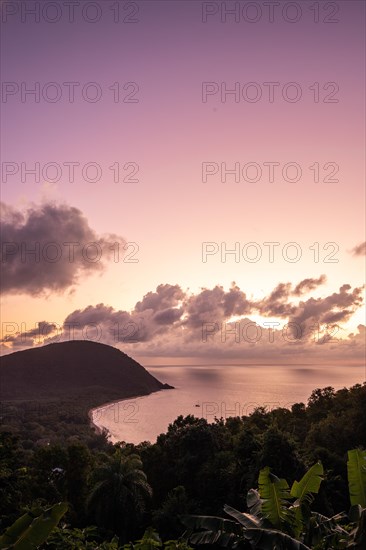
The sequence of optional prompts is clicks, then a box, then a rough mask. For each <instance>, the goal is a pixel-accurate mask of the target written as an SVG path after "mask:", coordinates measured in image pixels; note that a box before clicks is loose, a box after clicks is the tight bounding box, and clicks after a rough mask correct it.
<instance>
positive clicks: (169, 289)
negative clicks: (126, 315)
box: [135, 284, 184, 312]
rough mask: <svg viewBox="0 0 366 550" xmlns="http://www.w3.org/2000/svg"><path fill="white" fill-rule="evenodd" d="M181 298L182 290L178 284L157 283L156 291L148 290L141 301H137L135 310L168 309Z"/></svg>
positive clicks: (182, 296) (175, 304) (182, 295)
mask: <svg viewBox="0 0 366 550" xmlns="http://www.w3.org/2000/svg"><path fill="white" fill-rule="evenodd" d="M183 298H184V292H183V290H182V289H181V288H180V286H179V285H168V284H166V285H159V286H158V287H157V289H156V292H148V293H147V294H145V296H144V297H143V299H142V300H141V302H137V304H136V305H135V311H139V312H141V311H145V310H147V309H152V310H153V311H160V310H161V309H168V308H171V307H174V306H177V305H178V304H179V302H180V301H181V300H182V299H183Z"/></svg>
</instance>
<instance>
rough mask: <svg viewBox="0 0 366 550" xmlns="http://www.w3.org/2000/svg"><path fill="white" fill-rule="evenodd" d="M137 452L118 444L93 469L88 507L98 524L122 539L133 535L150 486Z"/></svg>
mask: <svg viewBox="0 0 366 550" xmlns="http://www.w3.org/2000/svg"><path fill="white" fill-rule="evenodd" d="M142 468H143V466H142V462H141V459H140V457H139V456H138V455H137V454H124V453H123V451H122V450H121V449H119V448H117V449H116V450H115V453H114V455H113V456H112V457H111V458H109V459H108V460H106V462H105V463H104V464H102V465H101V466H100V467H99V468H97V469H96V470H95V471H94V476H93V480H92V481H93V484H92V488H91V491H90V494H89V497H88V501H87V508H88V510H89V514H90V516H91V518H92V519H93V520H95V521H96V523H97V525H98V526H99V527H102V528H105V529H109V530H111V531H112V532H113V533H116V534H117V535H118V536H119V537H121V539H122V540H123V541H125V540H126V538H128V537H130V536H134V535H135V531H136V529H137V527H138V523H139V521H140V519H141V517H142V514H143V513H144V511H145V507H146V503H147V502H148V500H149V499H150V498H151V494H152V490H151V487H150V485H149V483H148V482H147V478H146V474H145V473H144V471H143V469H142Z"/></svg>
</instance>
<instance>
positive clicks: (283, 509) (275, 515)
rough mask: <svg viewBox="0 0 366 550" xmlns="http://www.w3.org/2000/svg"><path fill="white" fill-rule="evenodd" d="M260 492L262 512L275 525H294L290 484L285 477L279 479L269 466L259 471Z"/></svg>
mask: <svg viewBox="0 0 366 550" xmlns="http://www.w3.org/2000/svg"><path fill="white" fill-rule="evenodd" d="M258 485H259V494H260V497H261V499H262V513H263V515H264V516H265V517H266V518H267V519H268V520H269V521H270V522H271V524H272V525H273V526H274V527H279V528H280V527H283V526H285V525H292V523H293V521H294V517H293V514H292V512H291V510H290V509H289V503H288V499H289V498H290V490H289V485H288V483H287V481H286V480H285V479H279V478H278V477H276V476H275V475H274V474H272V473H271V472H270V469H269V468H268V467H266V468H263V470H261V471H260V472H259V479H258Z"/></svg>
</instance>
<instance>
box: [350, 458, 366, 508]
mask: <svg viewBox="0 0 366 550" xmlns="http://www.w3.org/2000/svg"><path fill="white" fill-rule="evenodd" d="M347 473H348V487H349V496H350V500H351V504H352V506H357V505H359V506H361V508H366V451H361V450H360V449H353V450H352V451H348V461H347Z"/></svg>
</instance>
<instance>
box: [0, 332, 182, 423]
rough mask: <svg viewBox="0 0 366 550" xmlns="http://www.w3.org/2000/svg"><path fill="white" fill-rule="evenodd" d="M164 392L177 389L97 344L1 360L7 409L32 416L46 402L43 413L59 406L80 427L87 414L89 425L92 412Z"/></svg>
mask: <svg viewBox="0 0 366 550" xmlns="http://www.w3.org/2000/svg"><path fill="white" fill-rule="evenodd" d="M164 389H172V387H171V386H169V385H168V384H163V383H162V382H160V381H159V380H157V379H156V378H155V377H154V376H152V375H151V374H150V373H149V372H148V371H147V370H146V369H145V368H144V367H143V366H142V365H140V364H139V363H138V362H137V361H135V360H134V359H132V358H131V357H129V356H128V355H127V354H125V353H123V352H122V351H120V350H118V349H117V348H114V347H112V346H108V345H105V344H100V343H96V342H90V341H79V340H75V341H71V342H62V343H54V344H49V345H46V346H42V347H38V348H32V349H27V350H24V351H18V352H15V353H11V354H9V355H5V356H3V357H0V401H1V402H2V404H3V406H4V405H5V409H4V410H7V407H8V406H9V405H11V407H12V410H13V409H14V406H16V407H17V408H18V409H19V407H21V409H22V411H28V410H31V411H33V412H32V414H31V416H34V409H35V407H34V405H35V404H37V406H38V407H39V406H42V404H43V409H44V406H45V405H46V404H47V410H48V411H49V413H51V409H52V408H53V409H54V408H55V406H56V407H58V408H59V409H60V410H66V409H67V410H68V411H70V410H73V411H75V412H76V413H78V414H76V416H77V418H78V420H77V423H80V420H81V419H80V413H81V412H82V415H83V417H84V418H85V421H86V422H88V416H87V415H88V411H89V409H91V408H94V407H98V406H100V405H103V404H105V403H108V402H112V401H118V400H122V399H126V398H129V397H137V396H144V395H148V394H150V393H153V392H156V391H160V390H164ZM30 404H32V407H31V406H30ZM51 405H53V407H51ZM43 409H42V411H43V412H41V414H38V422H39V423H40V424H42V425H44V418H45V417H46V416H49V414H47V412H46V410H43ZM40 410H41V409H40V408H38V411H40ZM5 416H6V415H5ZM26 416H29V415H28V412H27V414H26ZM52 416H54V413H52ZM74 416H75V415H74ZM72 417H73V415H71V417H70V415H68V420H67V421H68V422H70V423H73V418H72ZM3 420H6V419H3ZM49 420H50V419H49ZM75 420H76V419H75ZM47 431H48V430H47Z"/></svg>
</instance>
